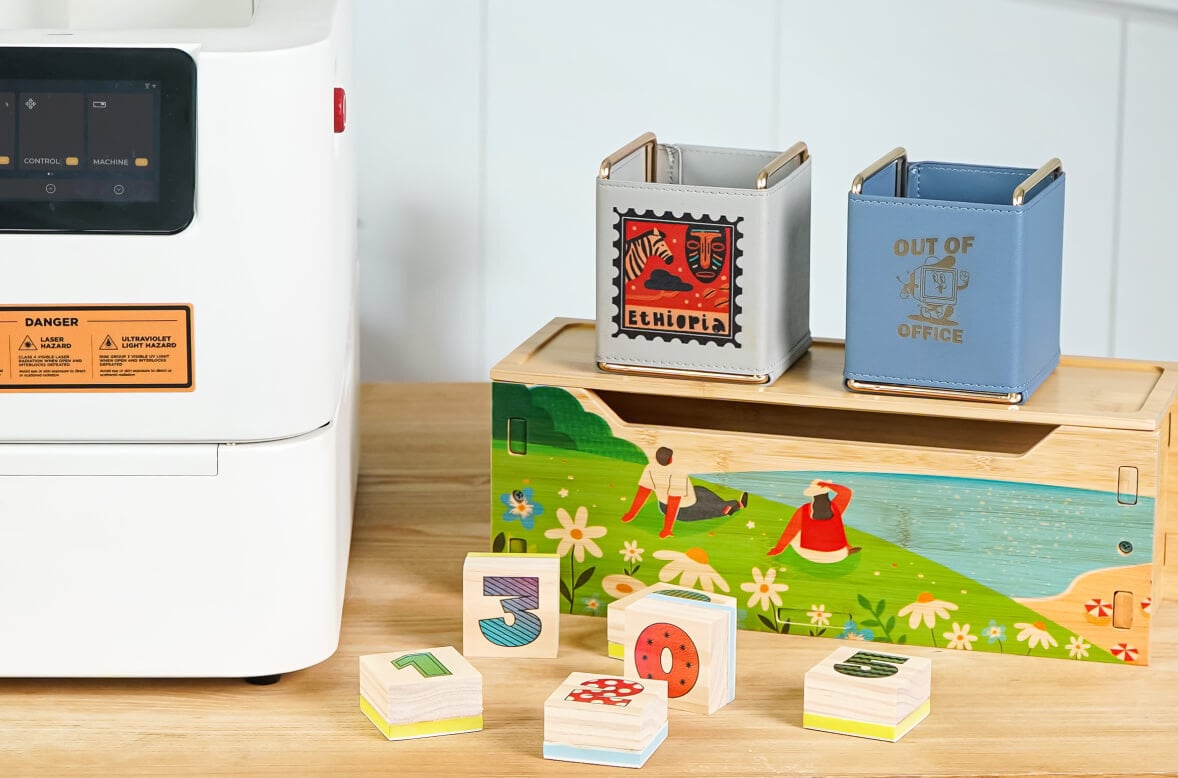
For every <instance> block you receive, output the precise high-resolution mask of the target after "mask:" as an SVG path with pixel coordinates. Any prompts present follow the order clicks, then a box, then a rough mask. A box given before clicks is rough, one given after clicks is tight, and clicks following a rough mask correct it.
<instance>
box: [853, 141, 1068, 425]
mask: <svg viewBox="0 0 1178 778" xmlns="http://www.w3.org/2000/svg"><path fill="white" fill-rule="evenodd" d="M1064 183H1065V182H1064V174H1063V169H1062V166H1061V165H1060V162H1059V160H1058V159H1052V160H1050V161H1049V162H1048V163H1047V164H1045V165H1044V166H1043V167H1041V168H1039V169H1038V170H1031V169H1024V168H1006V167H990V166H982V165H961V164H947V163H941V162H913V163H909V162H908V161H907V154H906V152H905V151H904V149H902V148H898V149H894V150H893V151H892V152H890V153H889V154H886V155H884V156H883V157H882V158H880V159H879V160H878V161H877V162H876V163H875V164H873V165H872V166H871V167H869V168H867V169H866V170H864V171H863V172H862V173H860V174H859V175H858V176H856V177H855V181H854V183H853V184H852V186H851V193H850V195H849V197H848V209H847V334H846V341H847V343H846V362H845V366H844V378H845V380H846V385H847V388H848V389H851V390H852V391H863V392H876V393H881V394H897V395H909V396H932V397H947V398H953V399H968V400H986V401H991V402H1001V403H1022V402H1025V401H1026V400H1027V398H1029V397H1030V396H1031V393H1032V392H1034V391H1035V389H1036V388H1037V387H1038V386H1039V385H1040V384H1041V383H1042V382H1043V380H1044V379H1046V378H1047V376H1048V375H1049V374H1050V373H1051V371H1052V370H1054V369H1055V367H1056V365H1058V364H1059V318H1060V285H1061V276H1062V264H1063V209H1064Z"/></svg>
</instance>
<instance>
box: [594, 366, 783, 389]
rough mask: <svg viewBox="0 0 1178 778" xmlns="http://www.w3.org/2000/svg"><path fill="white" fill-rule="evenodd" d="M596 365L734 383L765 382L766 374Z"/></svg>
mask: <svg viewBox="0 0 1178 778" xmlns="http://www.w3.org/2000/svg"><path fill="white" fill-rule="evenodd" d="M597 367H598V368H600V369H601V370H604V371H606V372H607V373H621V374H622V375H634V376H658V377H659V378H694V379H697V380H700V381H726V382H728V383H734V384H767V383H769V376H767V375H743V374H741V373H710V372H707V371H704V370H674V369H671V368H665V367H647V366H646V365H619V364H616V363H614V362H598V363H597Z"/></svg>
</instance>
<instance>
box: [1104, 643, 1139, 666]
mask: <svg viewBox="0 0 1178 778" xmlns="http://www.w3.org/2000/svg"><path fill="white" fill-rule="evenodd" d="M1109 653H1110V654H1112V655H1113V656H1115V657H1116V658H1117V659H1123V660H1124V661H1126V662H1135V661H1137V649H1136V648H1134V647H1133V646H1131V645H1129V644H1128V643H1117V644H1116V645H1115V646H1113V647H1112V648H1110V649H1109Z"/></svg>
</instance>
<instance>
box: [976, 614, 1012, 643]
mask: <svg viewBox="0 0 1178 778" xmlns="http://www.w3.org/2000/svg"><path fill="white" fill-rule="evenodd" d="M982 634H983V635H985V636H986V642H988V643H997V642H1001V641H1003V640H1006V627H1005V625H1002V624H999V623H998V622H996V621H994V619H990V623H989V625H988V626H987V627H986V628H985V629H984V630H982Z"/></svg>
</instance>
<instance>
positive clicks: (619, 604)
mask: <svg viewBox="0 0 1178 778" xmlns="http://www.w3.org/2000/svg"><path fill="white" fill-rule="evenodd" d="M655 592H662V593H663V594H665V595H667V596H670V597H685V598H687V599H693V600H700V601H701V602H717V603H724V604H728V605H732V606H733V607H736V598H735V597H729V596H727V595H724V594H712V593H711V592H701V591H699V590H697V589H684V588H683V587H682V586H676V585H674V584H668V583H656V584H651V585H650V586H647V587H646V588H644V589H639V590H638V591H636V592H634V593H633V594H628V595H626V596H625V597H621V598H619V599H617V600H614V601H613V602H611V603H610V604H609V605H607V606H606V609H605V613H606V639H607V640H608V641H609V646H608V648H607V653H608V654H609V656H610V657H611V658H613V659H621V658H622V657H623V656H624V655H625V653H626V650H625V642H626V609H627V608H629V607H630V606H631V605H633V604H634V603H636V602H638V601H639V600H641V599H642V598H643V597H645V596H646V595H648V594H654V593H655Z"/></svg>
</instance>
